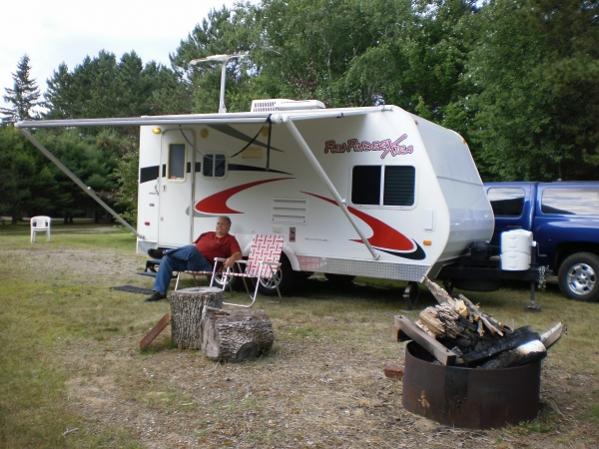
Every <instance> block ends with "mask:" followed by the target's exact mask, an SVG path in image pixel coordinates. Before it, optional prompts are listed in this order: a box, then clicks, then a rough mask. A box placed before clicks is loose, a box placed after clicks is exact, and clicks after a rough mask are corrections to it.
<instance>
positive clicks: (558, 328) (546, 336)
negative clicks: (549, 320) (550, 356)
mask: <svg viewBox="0 0 599 449" xmlns="http://www.w3.org/2000/svg"><path fill="white" fill-rule="evenodd" d="M564 332H566V326H564V325H563V324H562V323H561V321H560V322H559V323H556V324H554V325H553V326H551V327H550V328H549V329H547V330H546V331H545V332H543V333H542V334H541V341H542V342H543V345H545V348H547V349H549V348H550V347H551V346H553V345H554V344H555V343H556V342H557V341H558V340H559V339H560V338H561V336H562V334H563V333H564Z"/></svg>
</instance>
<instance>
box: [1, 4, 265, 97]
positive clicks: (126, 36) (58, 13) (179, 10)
mask: <svg viewBox="0 0 599 449" xmlns="http://www.w3.org/2000/svg"><path fill="white" fill-rule="evenodd" d="M234 3H237V0H189V1H185V0H167V1H161V2H158V1H155V0H144V1H140V0H102V1H93V2H87V1H81V0H79V1H68V0H51V1H50V0H28V1H27V2H17V1H15V0H9V1H7V2H3V3H2V7H1V11H2V18H1V19H0V23H1V25H0V36H1V37H0V103H1V104H4V102H3V100H2V97H3V96H4V95H5V94H6V91H5V89H6V88H7V87H9V88H12V87H13V80H12V73H14V72H15V71H16V68H17V63H18V62H19V60H20V59H21V57H22V56H23V55H24V54H27V55H29V58H30V59H31V61H30V65H31V69H32V71H31V75H32V78H33V79H35V80H36V81H37V84H38V86H39V87H40V90H41V91H42V92H43V91H45V89H46V80H47V79H48V78H50V77H52V74H53V72H54V70H56V69H57V68H58V66H59V65H60V63H62V62H65V63H66V64H67V66H68V67H69V70H73V68H74V67H75V66H76V65H78V64H80V63H81V62H82V61H83V58H84V57H85V56H86V55H90V56H92V57H93V56H96V55H97V54H98V52H99V51H100V50H102V49H105V50H108V51H110V52H112V53H114V54H115V55H116V57H117V60H118V59H119V58H120V57H121V56H122V54H123V53H126V52H128V51H131V50H135V52H136V53H137V54H138V55H139V56H140V57H141V59H142V60H143V61H144V63H146V62H148V61H151V60H154V61H157V62H160V63H162V64H165V65H166V66H168V67H170V62H169V59H168V56H169V53H173V52H174V51H175V50H176V49H177V47H178V45H179V42H180V41H181V40H183V39H185V38H186V37H187V35H188V34H189V33H190V32H191V31H192V30H193V28H194V27H195V25H196V24H198V23H200V22H201V21H202V19H203V18H205V17H206V16H207V15H208V12H209V11H210V10H211V9H213V8H220V7H221V6H222V5H226V6H227V7H231V6H233V4H234ZM253 3H257V2H253Z"/></svg>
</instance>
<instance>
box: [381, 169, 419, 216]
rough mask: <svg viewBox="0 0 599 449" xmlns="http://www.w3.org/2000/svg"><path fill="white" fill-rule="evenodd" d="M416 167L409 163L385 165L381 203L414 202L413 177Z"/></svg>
mask: <svg viewBox="0 0 599 449" xmlns="http://www.w3.org/2000/svg"><path fill="white" fill-rule="evenodd" d="M415 175H416V169H415V168H414V167H412V166H410V165H388V166H386V167H385V186H384V191H383V205H385V206H411V205H413V204H414V179H415Z"/></svg>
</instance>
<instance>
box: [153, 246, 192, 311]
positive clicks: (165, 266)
mask: <svg viewBox="0 0 599 449" xmlns="http://www.w3.org/2000/svg"><path fill="white" fill-rule="evenodd" d="M184 248H185V247H184ZM180 249H183V248H177V249H174V250H170V251H168V252H167V253H166V254H165V255H164V257H163V258H162V259H161V260H160V267H159V268H158V273H156V279H155V280H154V286H153V287H152V290H154V294H153V295H152V296H150V297H149V298H147V299H146V300H147V301H158V300H159V299H162V298H164V297H165V296H166V291H167V290H168V286H169V284H170V282H171V279H172V277H173V271H181V270H185V269H186V267H187V262H186V261H185V260H182V259H180V258H179V250H180Z"/></svg>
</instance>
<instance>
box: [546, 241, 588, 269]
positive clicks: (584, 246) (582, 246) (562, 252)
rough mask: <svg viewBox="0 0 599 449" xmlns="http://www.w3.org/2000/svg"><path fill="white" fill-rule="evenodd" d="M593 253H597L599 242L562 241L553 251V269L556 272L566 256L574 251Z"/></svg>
mask: <svg viewBox="0 0 599 449" xmlns="http://www.w3.org/2000/svg"><path fill="white" fill-rule="evenodd" d="M583 252H584V253H594V254H597V255H599V243H585V242H583V243H581V242H576V243H564V244H562V245H559V246H558V248H557V251H556V252H555V260H554V266H553V267H552V268H553V271H555V272H556V273H557V270H558V269H559V267H560V265H561V264H562V262H563V261H564V259H566V258H567V257H568V256H571V255H572V254H574V253H583Z"/></svg>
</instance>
